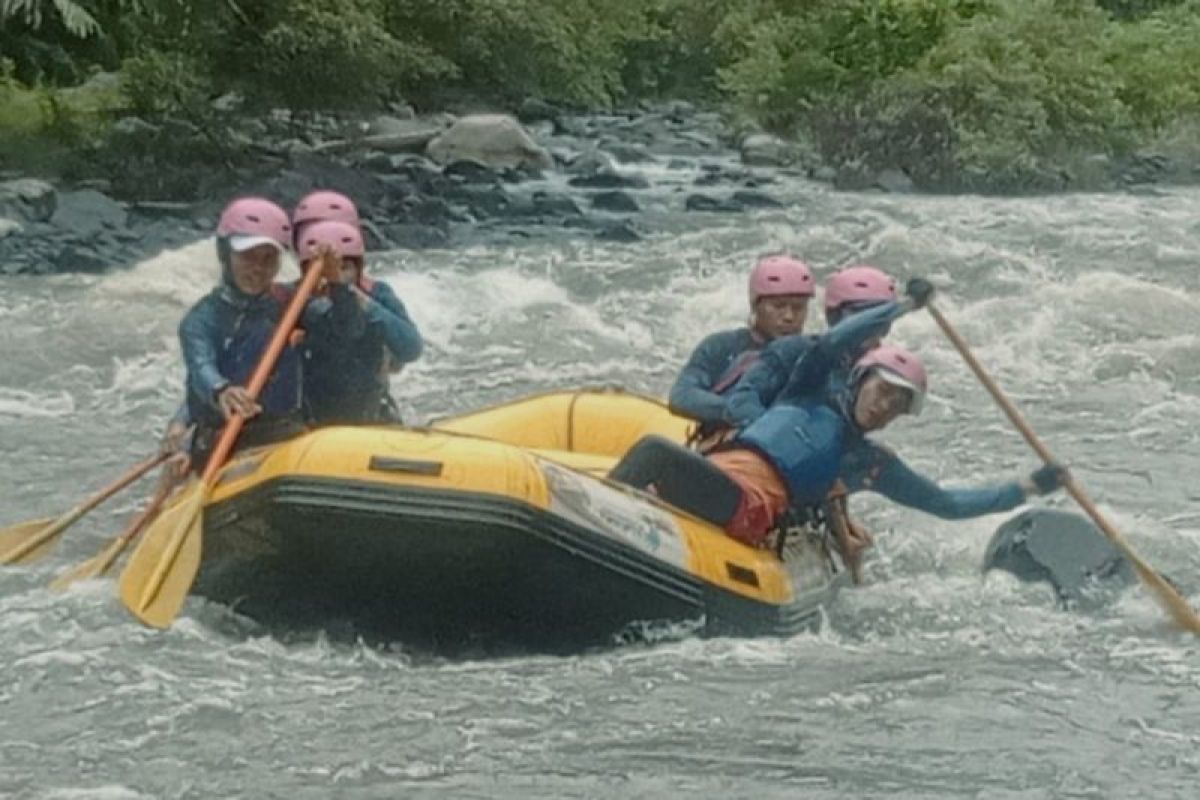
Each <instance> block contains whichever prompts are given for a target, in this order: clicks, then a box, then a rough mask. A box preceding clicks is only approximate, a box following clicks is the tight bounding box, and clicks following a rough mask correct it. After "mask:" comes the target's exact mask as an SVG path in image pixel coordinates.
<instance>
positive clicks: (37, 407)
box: [0, 387, 75, 419]
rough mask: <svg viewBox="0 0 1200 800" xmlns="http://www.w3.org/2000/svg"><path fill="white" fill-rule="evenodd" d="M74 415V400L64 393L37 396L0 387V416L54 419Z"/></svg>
mask: <svg viewBox="0 0 1200 800" xmlns="http://www.w3.org/2000/svg"><path fill="white" fill-rule="evenodd" d="M74 413H75V400H74V398H72V397H71V395H69V394H68V393H66V392H55V393H53V394H39V393H35V392H27V391H24V390H22V389H10V388H5V387H0V415H2V416H9V417H17V418H21V419H54V418H57V417H68V416H70V415H71V414H74Z"/></svg>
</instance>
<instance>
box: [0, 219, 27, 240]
mask: <svg viewBox="0 0 1200 800" xmlns="http://www.w3.org/2000/svg"><path fill="white" fill-rule="evenodd" d="M21 230H22V226H21V223H19V222H17V221H16V220H15V219H5V218H4V217H0V239H7V238H8V237H9V236H11V235H13V234H14V233H20V232H21Z"/></svg>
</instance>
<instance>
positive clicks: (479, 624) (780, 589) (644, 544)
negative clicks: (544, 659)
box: [194, 391, 844, 649]
mask: <svg viewBox="0 0 1200 800" xmlns="http://www.w3.org/2000/svg"><path fill="white" fill-rule="evenodd" d="M687 428H688V422H687V421H686V420H683V419H680V418H678V417H675V416H672V415H671V414H670V412H669V411H668V410H667V409H666V407H665V406H663V405H662V404H661V403H659V402H657V401H655V400H652V399H649V398H646V397H641V396H637V395H633V394H626V393H623V392H614V391H577V392H558V393H551V394H543V395H539V396H534V397H529V398H526V399H522V400H519V401H516V402H512V403H507V404H504V405H500V406H495V407H491V408H487V409H484V410H481V411H478V412H475V413H471V414H466V415H464V416H459V417H454V418H451V419H447V420H444V421H442V422H440V423H438V424H436V425H434V426H433V427H431V428H426V429H411V428H401V427H334V428H325V429H322V430H318V431H314V432H312V433H309V434H306V435H304V436H302V437H300V438H297V439H294V440H291V441H288V442H285V443H282V444H279V445H275V446H272V447H269V448H263V449H259V450H254V451H247V452H245V453H243V454H241V455H239V457H237V458H236V459H235V460H233V461H231V462H230V464H229V465H228V466H227V467H226V468H225V469H224V471H223V472H222V473H221V475H220V477H219V481H218V484H217V486H216V488H215V490H214V491H213V494H212V497H211V502H210V504H209V505H208V506H207V507H206V509H205V534H204V550H203V553H204V556H203V562H202V566H201V572H200V576H199V580H198V582H197V584H196V586H195V588H194V591H195V593H197V594H200V595H202V596H206V597H208V598H210V599H213V600H216V601H219V602H221V603H226V604H230V605H232V606H234V607H235V608H236V609H238V610H239V611H240V612H241V613H244V614H246V615H248V616H250V617H251V618H255V619H258V620H260V621H263V622H265V623H270V624H283V625H298V626H308V625H312V624H316V625H323V626H327V625H328V624H329V623H330V622H331V621H332V622H334V623H337V622H343V621H344V622H346V623H348V624H350V625H352V626H353V629H354V630H355V631H358V632H361V633H363V634H365V635H368V636H374V635H379V636H385V637H387V638H389V639H396V638H399V639H401V640H408V641H413V642H414V643H420V644H425V645H431V646H434V647H438V648H441V647H455V646H461V645H471V644H473V643H475V644H479V643H485V642H495V641H499V642H511V643H514V644H525V645H532V646H535V647H539V648H548V649H560V648H573V647H577V646H580V645H588V644H603V643H606V642H613V641H615V640H619V639H620V637H622V636H628V635H630V634H634V635H637V633H638V632H639V631H642V632H644V631H645V630H646V626H647V625H650V626H654V625H657V624H660V623H684V624H685V625H694V626H696V627H697V628H699V629H700V630H702V631H703V632H704V633H707V634H734V635H756V634H791V633H795V632H797V631H800V630H803V629H805V628H808V627H811V626H812V625H813V624H814V623H815V622H816V621H817V619H818V615H819V613H820V607H821V606H822V604H824V603H826V602H827V601H828V600H829V599H830V596H831V593H832V592H833V591H834V590H835V588H836V587H837V585H838V584H839V583H841V581H842V578H843V575H844V573H842V572H841V571H840V569H839V567H838V562H837V561H836V557H833V556H831V555H830V552H829V550H828V548H827V547H826V545H825V542H824V541H823V539H822V538H821V536H820V535H819V534H817V533H816V532H812V533H808V534H797V535H792V536H789V537H787V541H786V543H785V545H784V546H782V547H780V548H779V550H778V552H776V551H769V550H762V549H754V548H750V547H747V546H745V545H742V544H740V543H739V542H737V541H735V540H733V539H731V538H729V537H728V536H726V535H725V534H724V533H723V532H722V531H721V530H720V529H719V528H717V527H715V526H713V525H711V524H709V523H707V522H704V521H702V520H700V519H697V518H695V517H692V516H689V515H688V514H686V513H684V512H682V511H679V510H678V509H675V508H673V507H672V506H670V505H667V504H666V503H663V502H661V501H659V500H658V499H657V498H655V497H653V496H652V495H649V494H646V493H643V492H639V491H635V490H633V489H630V488H629V487H626V486H623V485H620V484H616V483H612V482H609V481H607V480H605V479H604V477H603V476H604V475H605V473H606V472H607V471H608V469H609V468H610V467H611V466H612V465H613V464H614V463H615V461H616V459H617V458H618V457H619V456H620V455H621V454H622V453H624V452H625V450H626V449H628V447H629V446H630V445H631V444H632V443H633V442H635V441H636V440H637V439H638V438H639V437H641V436H643V435H644V434H647V433H659V434H663V435H666V436H669V437H671V438H674V439H676V440H678V441H682V440H683V438H684V436H685V434H686V431H687ZM685 629H686V628H685Z"/></svg>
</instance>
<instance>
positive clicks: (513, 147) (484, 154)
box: [426, 114, 554, 169]
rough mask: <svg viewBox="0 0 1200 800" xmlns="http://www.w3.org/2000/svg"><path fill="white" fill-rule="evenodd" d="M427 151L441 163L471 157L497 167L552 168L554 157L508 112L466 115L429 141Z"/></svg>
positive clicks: (494, 167)
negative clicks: (506, 113) (507, 113)
mask: <svg viewBox="0 0 1200 800" xmlns="http://www.w3.org/2000/svg"><path fill="white" fill-rule="evenodd" d="M426 154H427V155H428V156H429V157H430V158H432V159H433V160H434V161H436V162H438V163H439V164H448V163H450V162H452V161H458V160H462V159H471V160H474V161H478V162H480V163H483V164H486V165H487V166H489V167H492V168H493V169H502V168H505V167H521V166H532V167H536V168H539V169H550V168H552V167H553V166H554V159H552V158H551V157H550V154H549V153H548V152H546V150H545V149H544V148H542V147H541V146H539V145H538V144H537V143H536V142H534V140H533V138H532V137H530V135H529V134H528V133H526V132H525V129H524V128H522V127H521V125H520V123H518V122H517V121H516V120H515V119H513V118H512V117H510V116H507V115H505V114H473V115H471V116H467V117H462V118H460V119H459V120H457V121H456V122H455V123H454V124H453V125H451V126H450V127H449V128H448V129H447V130H446V131H445V132H443V133H442V134H440V135H439V136H437V137H436V138H435V139H434V140H433V141H431V142H430V143H429V147H428V148H427V150H426Z"/></svg>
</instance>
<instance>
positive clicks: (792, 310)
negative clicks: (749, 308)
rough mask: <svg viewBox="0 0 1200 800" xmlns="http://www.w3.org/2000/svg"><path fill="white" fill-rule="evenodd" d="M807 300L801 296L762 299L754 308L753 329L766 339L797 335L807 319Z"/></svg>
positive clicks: (785, 295)
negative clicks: (756, 329)
mask: <svg viewBox="0 0 1200 800" xmlns="http://www.w3.org/2000/svg"><path fill="white" fill-rule="evenodd" d="M808 300H809V298H808V297H807V296H806V295H801V294H781V295H777V296H775V297H764V298H762V299H761V300H759V301H758V303H757V304H756V305H755V306H754V324H755V327H756V328H758V332H759V333H761V334H762V335H763V336H765V337H766V338H768V339H775V338H777V337H779V336H790V335H792V334H794V333H799V332H800V331H801V330H803V329H804V320H805V319H806V318H807V317H808Z"/></svg>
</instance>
